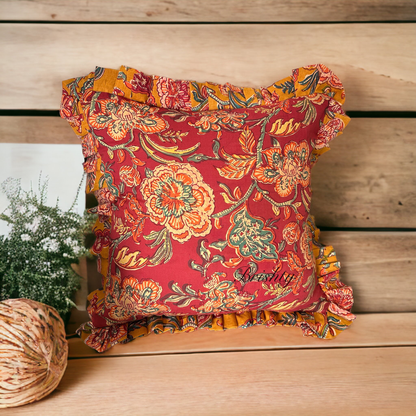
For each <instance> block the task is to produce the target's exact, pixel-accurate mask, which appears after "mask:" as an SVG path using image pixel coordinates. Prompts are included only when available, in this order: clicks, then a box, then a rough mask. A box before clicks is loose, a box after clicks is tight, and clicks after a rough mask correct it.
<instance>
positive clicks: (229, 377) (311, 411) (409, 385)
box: [2, 347, 416, 416]
mask: <svg viewBox="0 0 416 416" xmlns="http://www.w3.org/2000/svg"><path fill="white" fill-rule="evenodd" d="M415 352H416V348H415V347H396V348H351V349H350V348H345V349H333V350H294V351H246V352H229V353H222V354H218V353H214V354H213V353H206V354H183V355H159V356H147V357H109V358H106V359H102V358H101V359H76V360H70V361H69V362H68V367H67V369H66V372H65V374H64V377H63V379H62V381H61V383H60V385H59V386H58V388H57V389H56V390H55V391H54V392H53V393H52V394H51V395H50V396H48V397H46V398H45V399H43V400H41V401H40V402H37V403H33V404H30V405H28V406H23V407H20V408H15V409H6V410H3V411H2V415H5V416H6V415H13V416H22V415H43V416H49V415H54V416H55V415H57V414H59V415H62V416H66V415H71V416H72V415H74V414H77V413H82V414H83V415H124V414H126V415H137V414H140V415H141V416H146V415H149V416H158V415H164V416H165V415H170V416H173V415H192V414H195V415H198V416H204V415H207V416H212V415H218V416H220V415H227V416H232V415H244V416H251V415H253V416H258V415H262V416H268V415H273V416H275V415H276V414H284V415H287V416H290V415H296V416H303V415H308V416H315V415H316V416H318V415H319V416H322V415H330V414H331V415H332V414H334V411H335V410H334V409H336V414H337V415H341V416H342V415H348V416H353V415H359V416H362V415H374V416H384V415H386V416H387V415H388V416H391V415H400V416H410V415H414V409H415V408H416V396H415V394H414V389H415V385H416V384H415V383H416V354H415Z"/></svg>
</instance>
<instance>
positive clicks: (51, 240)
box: [0, 178, 92, 318]
mask: <svg viewBox="0 0 416 416" xmlns="http://www.w3.org/2000/svg"><path fill="white" fill-rule="evenodd" d="M1 187H2V191H3V192H4V193H5V194H6V196H7V199H8V200H9V206H8V207H7V208H6V210H5V211H4V212H3V213H2V214H0V219H1V220H4V221H6V222H7V223H8V225H9V227H10V233H9V234H8V235H2V236H0V300H4V299H9V298H27V299H32V300H35V301H38V302H42V303H45V304H47V305H50V306H52V307H54V308H55V309H56V310H57V311H58V312H59V314H60V315H61V316H62V317H64V318H66V317H67V316H68V313H69V311H70V309H71V308H72V307H73V306H75V304H74V302H73V300H72V297H73V295H74V293H75V291H76V290H77V289H78V288H79V285H80V276H78V275H77V274H76V273H75V272H74V270H73V269H72V267H71V265H72V264H74V263H78V262H79V258H80V257H82V256H84V255H86V254H87V252H88V250H87V249H86V248H85V244H84V236H85V232H86V231H87V230H88V228H89V226H90V225H91V221H92V218H91V217H92V216H91V215H89V214H86V213H85V214H84V216H81V215H79V214H78V213H76V212H75V211H74V210H73V208H74V205H75V201H76V199H75V201H74V203H73V204H72V206H71V208H70V209H69V210H68V211H62V210H61V209H60V208H59V207H58V201H57V203H56V206H54V207H50V206H47V205H46V197H47V181H45V182H43V184H42V183H41V179H40V178H39V194H37V193H35V192H34V191H33V190H32V189H31V190H30V191H24V190H23V189H22V188H21V185H20V180H18V179H13V178H8V179H7V180H6V181H4V182H3V183H2V185H1ZM80 187H81V185H80ZM78 192H79V189H78ZM77 197H78V194H77Z"/></svg>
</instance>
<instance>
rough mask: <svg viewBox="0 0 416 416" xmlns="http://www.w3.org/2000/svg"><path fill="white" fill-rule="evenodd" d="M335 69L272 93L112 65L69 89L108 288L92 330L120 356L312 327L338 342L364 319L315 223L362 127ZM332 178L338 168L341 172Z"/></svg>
mask: <svg viewBox="0 0 416 416" xmlns="http://www.w3.org/2000/svg"><path fill="white" fill-rule="evenodd" d="M344 99H345V93H344V89H343V86H342V84H341V82H340V80H339V79H338V78H337V77H336V76H335V75H334V74H333V73H332V72H331V71H330V70H329V69H328V68H327V67H325V66H324V65H310V66H307V67H303V68H299V69H296V70H294V71H293V72H292V75H291V76H289V77H287V78H285V79H283V80H281V81H278V82H276V83H274V84H272V85H271V86H270V87H267V88H259V89H255V88H240V87H235V86H233V85H231V84H224V85H218V84H214V83H209V82H206V83H197V82H193V81H183V80H173V79H170V78H166V77H161V76H148V75H145V74H144V73H142V72H140V71H138V70H136V69H133V68H129V67H125V66H122V67H121V68H120V69H119V70H113V69H106V68H100V67H97V68H96V70H95V72H91V73H90V74H88V75H87V76H84V77H79V78H74V79H70V80H67V81H64V82H63V95H62V103H61V116H62V117H63V118H65V119H67V120H68V122H69V123H70V125H71V126H72V128H73V129H74V131H75V133H76V134H77V135H78V136H80V138H81V141H82V148H83V154H84V157H85V163H84V169H85V171H86V172H87V174H88V179H87V192H89V193H94V194H95V196H96V198H97V201H98V206H97V207H95V208H94V209H93V210H92V211H93V212H95V213H97V217H98V218H97V222H96V224H95V226H94V233H95V235H96V240H95V243H94V246H93V248H92V251H93V252H94V253H95V254H96V255H97V256H98V269H99V271H100V272H101V274H102V276H103V280H102V288H101V289H99V290H95V291H94V292H93V293H91V294H90V296H89V298H88V300H89V307H88V312H89V315H90V318H91V321H90V322H87V323H86V324H84V325H82V327H81V328H80V329H79V330H78V333H79V334H80V335H81V337H82V338H83V339H84V341H85V342H86V344H87V345H89V346H91V347H92V348H94V349H96V350H97V351H100V352H101V351H105V350H106V349H108V348H110V347H111V346H112V345H114V344H116V343H124V342H128V341H131V340H132V339H134V338H136V337H140V336H144V335H147V334H149V333H151V332H155V333H161V332H167V331H170V332H189V331H193V330H195V329H201V328H206V329H212V330H224V329H228V328H235V327H241V328H245V327H248V326H252V325H259V324H263V325H266V326H269V327H270V326H276V325H284V326H298V327H300V328H302V330H303V333H304V334H305V335H313V336H316V337H319V338H332V337H334V336H336V335H337V334H338V333H339V332H340V331H342V330H344V329H345V328H347V327H348V325H350V323H351V322H352V320H353V319H354V315H352V314H351V312H350V309H351V307H352V301H353V299H352V290H351V288H350V287H348V286H345V285H344V284H343V283H341V282H340V280H339V263H338V261H337V259H336V255H335V252H334V250H333V248H332V247H331V246H325V245H322V244H321V243H319V241H318V237H319V230H318V229H317V228H316V226H315V224H314V222H313V218H312V217H311V215H310V213H309V211H310V203H311V186H310V178H311V168H312V167H313V165H314V164H315V163H316V161H317V159H318V157H319V156H320V155H321V154H323V153H324V152H325V151H327V150H328V148H329V147H328V144H329V142H330V141H331V140H332V139H333V138H334V137H335V136H337V135H338V134H340V133H341V132H342V130H343V128H344V127H345V126H346V124H347V123H348V121H349V118H348V117H347V116H346V115H345V113H344V111H343V110H342V108H341V105H342V103H343V102H344ZM329 174H330V173H328V175H329Z"/></svg>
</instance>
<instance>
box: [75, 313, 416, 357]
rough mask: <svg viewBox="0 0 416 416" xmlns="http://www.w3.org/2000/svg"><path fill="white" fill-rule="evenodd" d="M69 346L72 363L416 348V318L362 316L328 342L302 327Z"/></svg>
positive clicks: (77, 341)
mask: <svg viewBox="0 0 416 416" xmlns="http://www.w3.org/2000/svg"><path fill="white" fill-rule="evenodd" d="M386 328H388V331H386ZM68 341H69V357H70V358H85V357H90V358H92V357H96V358H99V357H110V356H113V357H114V356H131V355H155V354H189V353H202V352H224V351H228V352H230V351H267V350H280V349H283V350H286V349H305V348H306V349H311V348H313V349H319V348H347V347H348V348H351V347H387V346H416V313H379V314H360V315H357V318H356V320H355V321H354V322H353V324H352V325H351V326H350V327H349V328H348V329H347V330H346V331H344V332H343V333H342V334H340V335H339V336H338V337H336V338H334V339H332V340H320V339H316V338H312V337H304V336H302V331H301V330H300V328H282V327H274V328H266V327H264V326H256V327H253V328H247V329H233V330H229V331H224V332H217V331H204V330H199V331H195V332H190V333H184V334H170V333H165V334H157V335H155V334H151V335H149V336H147V337H143V338H137V339H135V340H134V341H132V342H129V343H128V344H124V345H119V344H118V345H115V346H114V347H112V348H111V349H109V350H108V351H106V352H105V353H101V354H100V353H98V352H96V351H95V350H93V349H92V348H90V347H88V346H87V345H85V344H84V342H83V341H82V340H81V339H80V338H72V339H69V340H68Z"/></svg>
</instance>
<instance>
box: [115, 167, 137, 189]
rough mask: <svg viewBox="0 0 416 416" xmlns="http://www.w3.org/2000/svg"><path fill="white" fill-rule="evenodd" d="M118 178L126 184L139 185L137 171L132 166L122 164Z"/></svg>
mask: <svg viewBox="0 0 416 416" xmlns="http://www.w3.org/2000/svg"><path fill="white" fill-rule="evenodd" d="M120 179H121V180H122V181H123V182H124V183H125V184H126V185H127V186H130V187H132V186H137V185H140V182H141V179H140V174H139V172H138V171H137V170H136V169H134V168H133V167H132V166H122V167H121V169H120Z"/></svg>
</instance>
